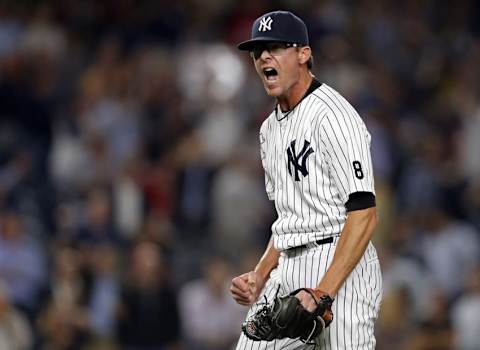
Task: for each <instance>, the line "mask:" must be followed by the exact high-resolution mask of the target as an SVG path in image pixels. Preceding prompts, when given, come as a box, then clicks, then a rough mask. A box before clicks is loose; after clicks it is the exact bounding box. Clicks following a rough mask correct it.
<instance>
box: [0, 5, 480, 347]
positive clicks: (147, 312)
mask: <svg viewBox="0 0 480 350" xmlns="http://www.w3.org/2000/svg"><path fill="white" fill-rule="evenodd" d="M272 9H289V10H292V11H293V12H295V13H296V14H298V15H299V16H301V17H302V18H304V19H305V21H306V23H307V25H308V27H309V29H310V36H311V46H312V48H313V51H314V57H315V69H314V72H315V74H316V75H317V77H319V79H320V80H321V81H324V82H327V83H329V84H330V85H331V86H333V87H335V88H336V89H337V90H339V91H340V92H341V93H342V94H343V95H345V96H346V97H347V98H348V99H349V101H350V102H351V103H352V104H353V105H354V106H355V107H356V108H357V110H358V111H359V112H360V114H361V115H362V117H363V118H364V119H365V122H366V124H367V126H368V128H369V130H370V131H371V134H372V138H373V144H372V154H373V160H374V168H375V173H376V189H377V198H378V207H379V211H380V224H379V228H378V230H377V233H376V237H375V241H376V245H377V247H378V250H379V253H380V256H381V262H382V268H383V273H384V302H383V307H382V312H381V318H380V320H379V322H378V327H377V339H378V347H377V348H378V349H414V350H415V349H417V350H419V349H422V350H423V349H432V350H440V349H462V350H473V349H480V336H479V334H480V329H479V327H480V326H479V325H480V267H479V266H480V265H479V257H480V253H479V251H480V246H479V238H480V237H479V235H480V215H479V214H480V99H479V97H480V89H479V88H480V86H479V84H480V79H479V77H480V64H479V62H480V40H479V34H480V5H479V3H478V2H476V1H455V2H453V1H434V0H417V1H415V0H406V1H401V2H398V1H378V0H360V1H346V0H345V1H333V0H332V1H327V0H324V1H307V0H302V1H293V0H291V1H286V0H285V1H279V2H275V1H258V0H244V1H241V2H240V1H233V0H230V1H223V0H204V1H200V0H178V1H175V2H171V1H166V0H158V1H133V0H115V1H113V0H112V1H96V0H85V1H74V0H65V1H58V2H56V1H43V2H41V1H2V2H0V349H2V350H10V349H12V350H13V349H30V348H38V349H53V350H55V349H82V350H83V349H120V348H121V349H142V350H144V349H145V350H146V349H192V350H226V349H229V348H230V347H231V345H232V343H233V342H234V340H235V338H236V337H237V334H238V332H239V325H240V322H241V320H242V317H243V315H244V313H245V309H244V308H242V307H239V306H236V305H234V303H233V302H232V300H231V299H230V298H229V296H228V289H227V288H228V284H229V281H230V279H231V277H232V276H234V275H235V274H237V273H240V272H244V271H246V270H248V269H250V268H251V267H252V266H253V264H254V263H255V261H256V259H257V258H258V256H259V254H260V253H261V251H262V249H263V247H264V245H265V242H266V241H267V240H268V237H269V225H270V223H271V222H272V220H273V219H274V211H273V209H272V207H271V205H270V203H268V201H267V200H266V195H265V192H264V188H263V175H262V170H261V167H260V162H259V156H258V141H257V135H258V128H259V125H260V123H261V122H262V120H263V118H264V117H265V116H266V115H267V114H268V113H269V111H270V110H271V109H272V106H273V101H272V100H271V99H269V98H267V97H266V96H265V94H264V92H263V89H262V87H261V85H260V83H259V81H258V79H257V77H256V76H255V72H254V69H253V68H252V65H251V61H250V59H249V57H248V55H246V54H244V53H241V52H239V51H237V50H236V48H235V43H237V42H239V41H241V40H243V39H245V38H247V37H248V36H249V31H250V25H251V23H252V21H253V20H254V19H255V18H256V17H257V16H259V15H260V14H262V13H264V12H267V11H269V10H272ZM177 306H178V307H177Z"/></svg>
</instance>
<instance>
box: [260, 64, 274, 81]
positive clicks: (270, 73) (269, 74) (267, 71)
mask: <svg viewBox="0 0 480 350" xmlns="http://www.w3.org/2000/svg"><path fill="white" fill-rule="evenodd" d="M263 74H264V75H265V78H266V79H267V81H274V80H275V79H276V78H277V76H278V72H277V70H276V69H275V68H271V67H268V68H264V69H263Z"/></svg>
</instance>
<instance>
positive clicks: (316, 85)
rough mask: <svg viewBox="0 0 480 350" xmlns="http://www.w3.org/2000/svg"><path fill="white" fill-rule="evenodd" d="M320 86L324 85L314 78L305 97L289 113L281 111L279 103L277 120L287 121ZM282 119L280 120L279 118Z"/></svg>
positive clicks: (276, 107) (276, 109)
mask: <svg viewBox="0 0 480 350" xmlns="http://www.w3.org/2000/svg"><path fill="white" fill-rule="evenodd" d="M320 86H322V83H321V82H319V81H318V80H317V78H315V77H313V79H312V82H311V83H310V86H309V87H308V89H307V91H306V92H305V95H303V97H302V98H301V99H300V101H298V102H297V104H296V105H295V106H293V107H292V108H291V109H290V110H289V111H286V112H282V110H281V109H280V105H279V104H278V103H277V104H276V105H275V118H276V119H277V121H281V120H283V119H285V118H286V117H288V116H289V114H290V113H292V112H293V111H294V110H295V108H297V106H298V105H299V104H300V103H301V102H302V101H303V100H304V99H305V98H306V97H307V96H308V95H310V94H311V93H312V92H314V91H315V90H316V89H318V88H319V87H320ZM279 117H280V118H279Z"/></svg>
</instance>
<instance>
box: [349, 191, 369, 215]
mask: <svg viewBox="0 0 480 350" xmlns="http://www.w3.org/2000/svg"><path fill="white" fill-rule="evenodd" d="M375 205H376V203H375V195H374V194H373V193H372V192H354V193H352V194H350V196H348V201H347V203H345V207H346V208H347V211H355V210H362V209H367V208H372V207H374V206H375Z"/></svg>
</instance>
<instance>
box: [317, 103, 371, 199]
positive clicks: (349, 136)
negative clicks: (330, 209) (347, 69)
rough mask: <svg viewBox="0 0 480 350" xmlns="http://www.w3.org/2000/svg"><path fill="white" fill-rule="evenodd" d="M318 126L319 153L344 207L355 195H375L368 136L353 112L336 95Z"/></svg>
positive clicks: (350, 107) (352, 109) (364, 127)
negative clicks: (325, 163) (367, 193)
mask: <svg viewBox="0 0 480 350" xmlns="http://www.w3.org/2000/svg"><path fill="white" fill-rule="evenodd" d="M335 97H336V99H337V101H336V103H334V104H331V105H330V108H329V110H328V111H327V113H326V115H325V116H324V118H323V119H322V122H321V124H320V130H319V133H320V140H322V144H321V148H322V153H323V154H324V156H325V157H326V160H327V163H328V166H329V169H330V172H331V177H332V178H333V180H334V183H335V185H336V187H337V189H338V192H339V195H340V198H341V199H342V201H343V203H346V202H347V201H348V197H349V195H350V194H352V193H354V192H371V193H373V194H375V189H374V180H373V170H372V159H371V155H370V140H371V136H370V133H369V132H368V130H367V128H366V126H365V124H364V122H363V120H362V119H361V118H360V116H359V115H358V113H357V112H356V111H355V109H354V108H353V107H352V106H351V105H350V104H349V103H348V102H347V100H345V99H344V98H343V97H342V96H340V95H339V94H336V96H335Z"/></svg>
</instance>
